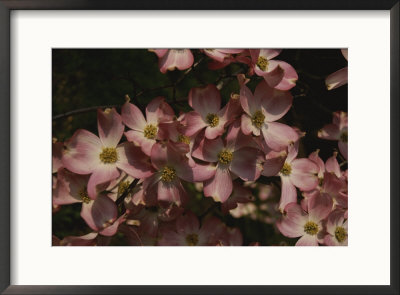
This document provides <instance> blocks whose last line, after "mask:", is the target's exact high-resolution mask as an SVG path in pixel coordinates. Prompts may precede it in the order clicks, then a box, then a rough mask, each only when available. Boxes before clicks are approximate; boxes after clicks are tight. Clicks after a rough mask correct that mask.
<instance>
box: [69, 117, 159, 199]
mask: <svg viewBox="0 0 400 295" xmlns="http://www.w3.org/2000/svg"><path fill="white" fill-rule="evenodd" d="M97 116H98V130H99V135H100V138H99V137H97V136H96V135H94V134H93V133H91V132H89V131H87V130H82V129H81V130H78V131H76V132H75V134H74V135H73V136H72V138H71V139H69V140H68V141H67V142H66V143H65V146H66V150H65V151H64V154H63V159H62V161H63V164H64V167H66V168H67V169H68V170H70V171H72V172H74V173H77V174H90V178H89V181H88V184H87V190H88V194H89V197H90V198H92V199H95V198H96V186H97V185H99V184H102V183H105V182H108V181H111V180H113V179H116V178H117V177H118V176H119V175H120V170H122V171H125V172H126V173H127V174H129V175H131V176H132V177H135V178H143V177H147V176H150V175H151V174H152V170H151V166H150V165H149V163H147V162H146V157H145V155H144V154H143V153H142V152H141V151H140V148H138V147H136V146H134V145H133V144H132V143H128V142H124V143H121V144H120V145H118V143H119V141H120V139H121V137H122V133H123V131H124V125H123V124H122V120H121V116H120V115H119V114H118V113H117V112H116V111H115V109H107V110H105V111H104V112H103V111H101V110H98V112H97Z"/></svg>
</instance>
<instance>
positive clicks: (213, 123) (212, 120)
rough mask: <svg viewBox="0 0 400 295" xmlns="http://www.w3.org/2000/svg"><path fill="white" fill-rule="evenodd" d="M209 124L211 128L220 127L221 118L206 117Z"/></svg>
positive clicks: (212, 115) (209, 115) (214, 115)
mask: <svg viewBox="0 0 400 295" xmlns="http://www.w3.org/2000/svg"><path fill="white" fill-rule="evenodd" d="M206 121H207V124H208V125H210V126H211V127H215V126H218V123H219V118H218V116H217V115H216V114H208V115H207V117H206Z"/></svg>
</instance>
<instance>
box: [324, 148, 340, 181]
mask: <svg viewBox="0 0 400 295" xmlns="http://www.w3.org/2000/svg"><path fill="white" fill-rule="evenodd" d="M336 156H337V152H335V153H334V154H333V156H332V157H330V158H329V159H328V160H326V165H325V166H326V171H327V172H331V173H334V174H335V175H336V176H337V177H338V178H340V177H341V176H342V172H341V171H340V166H339V163H338V161H337V159H336Z"/></svg>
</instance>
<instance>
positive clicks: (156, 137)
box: [53, 49, 348, 246]
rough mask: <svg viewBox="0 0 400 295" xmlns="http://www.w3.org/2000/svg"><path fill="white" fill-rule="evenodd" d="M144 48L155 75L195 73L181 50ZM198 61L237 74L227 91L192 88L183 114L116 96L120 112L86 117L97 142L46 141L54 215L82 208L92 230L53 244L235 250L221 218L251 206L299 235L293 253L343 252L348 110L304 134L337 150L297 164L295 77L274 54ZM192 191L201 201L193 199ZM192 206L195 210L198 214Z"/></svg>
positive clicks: (231, 231) (236, 233) (160, 102)
mask: <svg viewBox="0 0 400 295" xmlns="http://www.w3.org/2000/svg"><path fill="white" fill-rule="evenodd" d="M152 51H154V52H155V54H156V55H157V57H158V59H159V69H160V71H161V72H162V73H166V72H167V71H171V70H174V69H178V70H187V69H189V68H191V67H193V66H194V65H193V64H194V56H193V53H192V51H191V50H189V49H155V50H152ZM201 53H202V54H203V55H204V58H207V59H208V61H209V62H208V68H209V69H210V70H215V69H221V68H224V67H226V66H228V65H229V64H232V63H238V64H243V65H244V66H245V67H246V69H247V72H246V73H242V74H237V76H236V77H237V85H238V86H239V87H238V88H239V91H238V93H232V95H231V96H230V97H221V92H220V89H219V88H218V87H217V85H214V84H207V85H201V86H199V87H193V88H191V89H190V91H189V92H188V93H187V104H188V106H190V108H191V110H190V111H188V112H180V113H179V114H178V113H177V112H176V111H175V110H174V109H173V105H172V103H168V102H167V101H168V100H167V99H166V98H164V97H156V98H154V99H152V100H151V101H150V102H149V103H148V104H147V106H146V107H145V109H143V108H142V107H141V106H140V105H138V104H135V103H132V102H131V101H130V100H126V102H125V103H124V104H123V105H122V106H121V108H120V111H118V110H117V109H116V108H106V109H98V110H97V131H98V133H97V134H94V133H92V132H90V131H88V130H84V129H79V130H77V131H75V133H74V134H73V136H72V137H71V138H69V139H68V140H66V141H65V142H58V141H56V140H54V142H53V208H54V211H55V212H56V211H57V208H59V207H60V206H63V205H66V204H72V203H82V209H81V217H82V219H83V220H84V221H85V223H86V224H87V225H88V227H90V229H91V232H90V233H88V234H85V235H83V236H67V237H62V239H59V238H57V237H55V236H54V237H53V244H54V245H108V244H109V243H110V241H111V239H112V237H113V236H115V235H117V234H122V235H123V236H124V237H125V239H126V241H127V243H128V244H129V245H185V246H200V245H209V246H211V245H214V246H215V245H219V246H229V245H236V246H238V245H243V244H244V239H243V234H244V233H243V232H241V230H240V229H239V228H237V227H234V226H230V225H229V224H232V223H226V222H224V219H223V218H222V217H223V216H226V215H230V216H232V218H234V217H236V218H240V217H242V216H245V215H246V214H253V213H251V212H254V210H253V209H251V206H253V207H254V206H255V202H256V200H257V204H258V205H260V204H261V206H260V208H261V209H262V208H264V209H265V211H270V213H271V212H272V214H269V218H268V219H264V222H268V223H272V224H273V225H275V226H276V227H275V230H277V231H278V232H280V233H281V234H282V235H283V236H285V237H288V238H299V239H298V241H297V242H296V245H303V246H304V245H307V246H317V245H347V236H348V230H347V170H343V169H342V167H343V166H344V167H346V163H347V159H348V153H347V137H348V131H347V114H346V113H345V112H343V111H338V112H335V113H334V114H333V122H332V123H331V124H328V125H323V124H321V126H320V130H319V132H318V134H317V136H315V137H316V140H335V141H338V150H339V152H340V154H339V153H338V152H337V151H333V153H332V156H331V157H330V158H328V159H327V160H326V161H325V162H324V161H323V160H322V159H321V158H320V156H319V151H318V150H316V151H314V152H312V153H311V154H309V155H308V157H299V154H300V153H299V150H300V147H301V144H302V139H303V138H304V136H305V131H306V130H301V128H300V127H301V126H291V125H288V124H287V123H286V120H285V118H286V116H287V114H288V112H289V110H290V109H291V108H293V101H294V97H293V94H292V93H291V91H290V89H292V88H293V87H294V86H296V81H297V79H298V75H297V73H296V70H295V69H294V68H293V67H292V66H291V65H290V64H288V63H287V62H284V61H281V60H277V59H275V58H276V57H277V56H278V55H279V54H280V53H281V50H277V49H261V50H253V49H250V50H245V49H203V50H201ZM346 77H347V75H346ZM250 81H251V82H253V83H254V88H253V89H254V90H253V91H252V90H251V88H252V87H250V86H248V85H250ZM342 84H343V83H342ZM338 85H339V84H336V86H332V87H330V89H333V88H334V87H338ZM223 102H226V103H223ZM306 156H307V155H306ZM339 156H340V157H341V159H343V161H342V163H339V162H338V157H339ZM266 180H267V181H268V183H269V184H267V185H265V181H266ZM263 183H264V184H263ZM254 188H257V191H258V196H257V197H254V196H253V194H254V191H255V190H254ZM196 190H197V191H200V192H201V195H202V197H200V198H197V199H196V197H194V195H195V193H194V192H196ZM274 196H276V197H277V201H276V202H275V201H270V199H273V198H274ZM195 199H196V200H195ZM195 201H196V202H198V203H203V204H205V208H204V210H203V212H201V213H199V212H198V210H197V208H194V205H193V204H194V202H195ZM246 208H247V209H246ZM238 210H239V211H238ZM249 210H250V211H249ZM251 210H253V211H251ZM215 211H217V212H218V214H213V212H214V213H215ZM255 218H256V217H255ZM252 242H253V243H252V244H253V245H257V244H258V243H257V241H256V240H255V241H252Z"/></svg>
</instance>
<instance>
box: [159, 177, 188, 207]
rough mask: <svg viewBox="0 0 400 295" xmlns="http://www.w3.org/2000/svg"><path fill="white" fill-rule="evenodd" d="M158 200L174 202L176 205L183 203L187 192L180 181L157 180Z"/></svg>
mask: <svg viewBox="0 0 400 295" xmlns="http://www.w3.org/2000/svg"><path fill="white" fill-rule="evenodd" d="M157 195H158V200H160V201H166V202H171V203H175V204H177V205H178V206H180V205H182V204H183V203H185V201H186V199H187V194H186V191H185V189H184V188H183V186H182V184H181V182H180V181H178V180H175V181H173V182H170V183H166V182H164V181H159V182H158V192H157Z"/></svg>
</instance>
